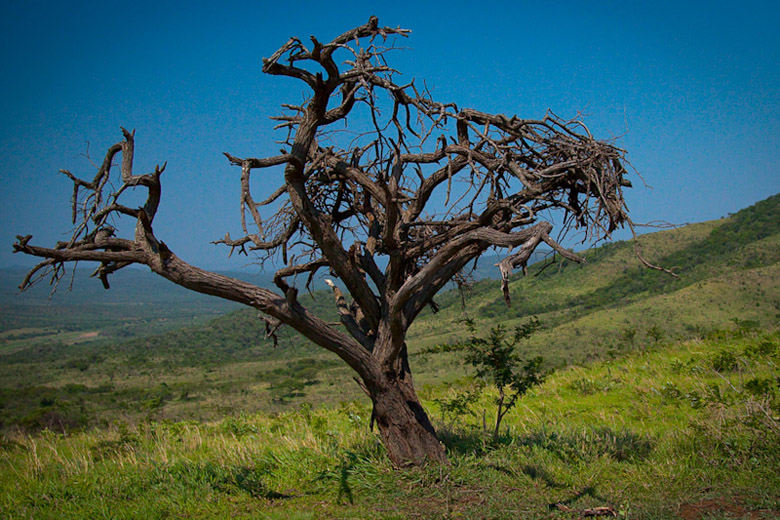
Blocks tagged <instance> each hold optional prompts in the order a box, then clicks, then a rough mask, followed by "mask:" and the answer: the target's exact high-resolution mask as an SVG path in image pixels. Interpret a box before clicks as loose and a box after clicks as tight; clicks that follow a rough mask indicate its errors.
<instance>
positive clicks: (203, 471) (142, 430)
mask: <svg viewBox="0 0 780 520" xmlns="http://www.w3.org/2000/svg"><path fill="white" fill-rule="evenodd" d="M778 363H780V333H778V332H772V333H761V332H756V331H752V332H751V331H748V330H745V329H742V330H738V331H737V332H728V331H717V332H713V333H712V334H710V335H709V336H708V338H706V339H704V340H696V341H689V342H685V343H681V344H673V345H660V344H647V345H639V347H638V349H637V351H635V352H634V353H633V354H630V355H628V356H625V357H622V358H620V359H616V360H610V361H603V362H599V363H595V364H591V365H589V366H585V367H570V368H568V369H563V370H560V371H558V372H556V373H555V374H553V375H552V376H550V377H549V378H548V380H547V381H546V382H545V383H544V384H542V385H541V386H537V387H535V388H534V389H532V390H530V391H529V392H528V394H526V395H525V396H524V397H523V399H522V401H521V404H520V405H519V406H518V408H517V410H516V411H514V412H513V413H511V414H509V415H508V416H507V418H506V420H505V423H504V426H502V431H501V435H500V436H499V438H498V439H496V440H493V439H492V436H491V435H489V434H488V435H486V434H485V432H484V431H483V429H482V425H481V423H480V421H481V419H480V417H481V414H480V413H479V411H480V410H482V409H489V408H491V407H492V406H493V405H492V403H491V401H492V399H493V398H494V397H495V396H494V395H485V396H483V397H482V398H481V399H480V400H479V401H476V402H474V403H472V405H471V406H472V407H473V408H474V410H475V412H477V413H475V414H473V415H471V414H464V415H461V416H459V417H457V418H447V420H446V422H445V421H442V420H441V419H440V412H441V410H440V409H439V408H438V406H437V405H436V402H440V401H441V400H442V399H443V398H446V397H447V396H448V395H452V394H457V393H460V392H462V391H463V390H464V388H465V386H464V385H466V386H467V385H468V383H467V382H463V383H462V384H459V383H456V384H446V385H437V386H433V387H428V388H427V389H426V390H425V391H424V392H423V397H424V400H425V404H426V405H427V406H428V407H429V409H431V410H432V411H433V418H434V421H435V422H436V423H437V426H438V427H439V429H440V432H441V433H442V438H443V439H444V442H445V443H446V445H447V449H448V453H449V456H450V460H451V465H450V466H446V467H442V466H428V467H423V468H417V469H413V470H405V471H396V470H393V469H392V468H391V467H390V466H389V463H388V460H387V458H386V457H385V456H384V453H383V448H382V446H381V443H380V442H379V439H378V435H377V433H376V432H372V431H370V430H369V427H368V422H369V415H370V410H369V409H368V407H367V406H366V405H365V404H363V403H360V402H352V401H345V402H342V403H341V404H340V405H332V406H327V407H318V408H313V407H311V406H309V405H306V406H300V407H298V408H297V409H296V410H294V411H288V412H284V413H280V414H270V415H269V414H251V415H247V414H239V415H235V416H230V417H227V418H224V419H222V420H220V421H216V422H206V423H204V422H195V421H183V422H172V421H162V422H159V421H153V420H152V421H145V422H141V423H139V424H138V425H129V424H127V423H124V422H121V421H118V422H114V423H113V424H112V425H111V426H110V427H109V428H107V429H101V430H90V431H86V432H83V433H71V434H67V435H64V434H62V433H56V430H46V431H44V432H43V433H42V434H39V435H34V436H28V435H23V434H19V433H12V434H6V435H4V436H3V437H2V441H1V442H0V511H3V515H4V516H5V517H6V518H33V517H34V518H57V519H65V518H138V519H142V518H143V519H147V518H227V517H230V518H279V519H282V518H284V519H289V518H301V519H305V518H311V519H314V518H361V519H362V518H383V519H391V518H397V519H401V518H426V519H437V518H441V519H444V518H494V519H504V518H506V519H510V518H511V519H515V518H524V519H534V518H540V519H541V518H576V517H578V516H580V515H581V514H584V512H585V511H586V510H589V509H593V508H596V507H601V508H605V509H602V511H609V512H611V513H613V514H614V515H616V516H618V517H619V518H632V519H668V518H675V517H680V516H682V517H683V518H697V519H699V518H710V519H713V518H759V519H761V518H764V519H769V518H776V517H777V516H778V514H780V500H778V497H780V387H779V386H778V384H779V383H780V371H779V369H778Z"/></svg>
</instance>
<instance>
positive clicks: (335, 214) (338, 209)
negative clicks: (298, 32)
mask: <svg viewBox="0 0 780 520" xmlns="http://www.w3.org/2000/svg"><path fill="white" fill-rule="evenodd" d="M408 32H409V31H407V30H405V29H400V28H395V29H393V28H390V27H380V26H379V25H378V21H377V19H376V17H372V18H371V19H370V20H369V21H368V23H367V24H365V25H363V26H360V27H357V28H355V29H352V30H350V31H348V32H346V33H344V34H342V35H341V36H338V37H337V38H335V39H334V40H333V41H331V42H330V43H322V42H320V41H318V40H317V39H316V38H314V37H312V38H311V41H310V42H307V43H304V42H302V41H301V40H299V39H297V38H292V39H290V40H289V41H288V42H287V43H285V44H284V45H283V46H282V47H281V48H280V49H279V50H277V51H276V52H275V53H274V54H273V55H272V56H271V57H270V58H267V59H264V60H263V72H265V73H266V74H272V75H276V76H286V77H287V78H291V79H292V80H295V81H296V82H299V83H301V84H303V86H304V88H305V90H306V92H308V97H307V98H306V99H305V101H304V102H303V103H302V104H300V105H283V111H282V113H281V115H280V116H279V117H276V118H274V119H276V120H277V121H278V123H279V124H278V128H281V129H282V131H283V132H284V135H285V136H286V137H283V139H282V141H281V145H282V148H281V151H280V152H279V154H278V155H276V156H273V157H263V158H239V157H234V156H232V155H230V154H225V155H226V156H227V158H228V160H229V161H230V162H231V163H232V164H234V165H235V166H237V167H238V168H240V170H241V175H240V182H241V200H240V210H241V211H240V213H241V224H242V228H243V236H242V237H240V238H232V237H231V236H230V235H226V236H225V237H224V238H223V239H222V240H219V241H218V242H219V243H222V244H224V245H226V246H227V247H229V248H231V252H232V251H233V250H238V251H239V252H241V253H248V254H253V255H257V256H259V257H260V258H266V259H267V258H275V259H276V262H277V265H282V264H283V267H281V268H279V269H278V270H277V271H276V275H275V278H274V282H275V284H276V286H277V287H278V292H275V291H272V290H268V289H265V288H261V287H257V286H255V285H252V284H250V283H247V282H244V281H242V280H237V279H234V278H230V277H227V276H223V275H221V274H217V273H213V272H209V271H205V270H203V269H199V268H197V267H194V266H193V265H190V264H188V263H186V262H184V261H183V260H181V259H180V258H179V257H178V256H176V255H175V254H174V252H173V251H171V250H170V249H169V248H168V247H167V246H166V245H165V243H164V242H162V241H161V240H160V239H159V238H158V237H157V236H156V235H155V233H154V230H153V223H154V218H155V214H156V212H157V208H158V205H159V204H160V200H161V190H160V177H161V174H162V173H163V170H164V169H165V167H164V166H163V167H157V168H156V169H155V170H154V171H153V172H151V173H147V174H143V175H137V174H134V173H133V154H134V144H133V143H134V141H133V133H132V132H128V131H126V130H124V129H123V130H122V132H123V134H124V139H123V140H122V141H121V142H119V143H117V144H115V145H114V146H112V147H111V148H110V149H109V150H108V153H107V154H106V156H105V159H104V161H103V163H102V165H100V166H99V168H98V171H97V174H96V175H95V176H94V178H93V179H92V180H91V181H88V180H82V179H80V178H78V177H76V176H75V175H73V174H71V173H70V172H67V171H63V173H64V174H65V175H67V176H68V177H69V178H70V179H71V181H73V195H72V197H73V198H72V201H73V224H74V225H75V230H74V233H73V236H72V238H71V239H70V240H69V241H67V242H60V243H58V244H57V245H56V246H55V247H54V248H53V249H48V248H42V247H37V246H34V245H32V244H31V243H30V238H31V237H30V236H25V237H18V241H17V242H16V243H15V244H14V248H15V250H16V251H18V252H22V253H25V254H29V255H34V256H37V257H42V258H44V259H45V260H43V261H42V263H40V264H39V265H38V266H36V267H35V268H34V269H32V271H31V272H30V273H29V274H28V276H27V277H26V278H25V280H24V281H23V283H22V288H23V289H24V288H26V287H28V286H29V285H30V284H31V283H33V282H34V281H35V280H36V279H38V278H40V277H41V276H52V277H53V278H54V279H55V280H56V279H57V278H58V277H60V276H61V275H62V273H63V269H64V265H65V264H66V263H67V262H75V261H86V260H89V261H95V262H98V263H99V266H98V267H97V270H96V271H95V276H97V277H99V278H100V279H101V280H102V281H103V284H104V285H105V286H106V287H108V277H109V276H110V275H111V273H113V272H115V271H117V270H118V269H121V268H123V267H125V266H128V265H130V264H143V265H146V266H148V267H149V268H151V270H152V271H154V272H155V273H157V274H159V275H161V276H163V277H165V278H167V279H168V280H171V281H172V282H174V283H176V284H178V285H181V286H183V287H186V288H188V289H191V290H194V291H197V292H200V293H205V294H210V295H213V296H217V297H220V298H225V299H228V300H232V301H235V302H239V303H242V304H244V305H247V306H250V307H253V308H255V309H258V310H260V311H261V312H262V313H263V315H265V316H267V318H265V319H266V323H267V327H268V331H269V334H273V332H274V331H275V330H276V328H277V327H279V326H280V325H282V324H283V325H286V326H289V327H292V328H293V329H295V330H297V331H298V332H299V333H301V334H302V335H303V336H305V337H306V338H308V339H309V340H311V341H312V342H313V343H315V344H317V345H319V346H321V347H323V348H325V349H328V350H330V351H331V352H333V353H335V354H336V355H337V356H338V357H340V358H341V359H342V360H343V361H344V362H345V363H346V364H348V365H349V366H350V367H351V368H352V369H353V370H354V371H355V373H356V374H357V376H358V377H357V378H356V380H358V381H359V384H360V385H361V387H362V388H363V389H364V391H365V392H366V393H367V394H368V396H369V397H370V398H371V401H372V403H373V406H374V418H375V421H376V424H377V425H378V428H379V432H380V435H381V438H382V440H383V443H384V445H385V447H386V448H387V453H388V456H389V457H390V459H391V460H392V461H393V463H395V464H396V465H407V464H420V463H422V462H423V461H424V460H426V459H432V460H435V461H445V460H446V456H445V452H444V448H443V447H442V445H441V444H440V443H439V441H438V440H437V438H436V434H435V431H434V428H433V427H432V426H431V423H430V421H429V419H428V417H427V415H426V413H425V411H424V410H423V408H422V406H421V405H420V402H419V399H418V398H417V395H416V393H415V389H414V386H413V384H412V377H411V373H410V369H409V364H408V354H407V346H406V343H405V338H406V332H407V330H408V329H409V327H410V325H411V324H412V322H413V321H414V319H415V317H417V315H418V314H419V313H420V311H422V310H423V309H424V308H425V307H426V306H428V305H435V304H434V303H433V297H434V295H436V293H437V292H438V291H439V290H441V289H442V288H443V287H444V286H445V284H447V283H448V282H449V281H450V280H452V279H453V278H454V277H457V276H458V275H459V274H460V273H463V272H464V270H466V269H468V267H469V266H470V265H471V263H473V262H475V261H476V259H478V258H479V257H480V255H482V254H483V253H484V252H485V251H487V250H489V249H491V248H505V249H507V250H509V253H508V254H507V256H506V257H505V258H504V259H503V260H502V261H501V262H500V263H499V264H498V267H499V269H500V271H501V276H502V279H503V291H504V294H505V298H506V300H507V303H508V302H509V286H508V279H509V276H510V274H511V272H512V270H513V269H514V268H517V267H522V268H523V269H524V268H525V266H526V263H527V261H528V260H529V258H530V257H531V254H532V253H533V252H534V250H535V248H536V247H537V246H538V245H539V244H540V243H542V242H544V243H546V244H547V245H548V246H549V247H551V248H552V249H554V250H555V251H557V252H558V253H559V254H560V255H562V256H563V257H565V258H567V259H570V260H573V261H579V260H580V259H579V258H578V257H577V256H575V255H574V254H572V253H570V252H569V251H567V250H566V249H564V248H562V247H561V246H560V245H559V244H558V243H557V242H556V241H555V240H554V239H553V238H551V235H550V233H551V230H552V228H553V225H552V223H551V222H550V221H549V218H550V215H554V214H557V215H559V217H558V218H560V222H561V224H560V229H564V230H565V229H571V228H579V229H581V230H583V231H584V233H585V236H586V237H589V238H600V237H604V236H608V235H609V234H610V233H611V232H612V231H613V230H614V229H616V228H617V227H620V226H621V225H623V224H625V223H630V221H629V220H628V216H627V213H626V206H625V203H624V200H623V196H622V191H621V189H622V187H624V186H630V183H629V182H628V181H626V180H624V175H625V174H626V169H625V168H624V164H625V159H624V152H623V150H621V149H619V148H617V147H615V146H614V145H613V144H610V143H609V142H605V141H599V140H596V139H594V138H593V137H592V136H591V134H590V132H589V131H588V129H587V128H586V127H585V125H584V124H583V123H582V122H581V121H579V120H564V119H561V118H559V117H557V116H555V115H553V114H551V113H548V114H547V115H545V116H544V117H543V118H541V119H538V120H527V119H520V118H518V117H516V116H509V117H508V116H504V115H501V114H489V113H485V112H479V111H477V110H472V109H467V108H459V107H457V106H456V105H455V104H453V103H442V102H440V101H436V100H434V99H433V97H432V95H431V93H430V91H429V90H428V89H427V88H426V87H424V86H423V85H421V84H420V83H416V82H414V81H411V82H409V83H405V84H402V83H399V82H398V79H397V78H398V77H399V74H398V73H397V71H395V70H394V69H393V68H392V67H391V66H390V65H389V64H388V62H387V61H386V58H387V56H388V52H389V51H391V50H392V49H393V43H394V42H395V41H396V40H397V39H398V38H399V37H405V36H407V33H408ZM337 55H338V56H339V59H338V60H337V59H336V56H337ZM119 156H121V162H119V164H118V166H119V169H120V176H121V178H120V181H121V182H120V183H119V189H118V190H116V191H113V192H111V191H110V188H111V187H112V186H113V185H112V184H111V183H110V182H109V179H110V177H111V175H112V171H113V170H115V169H116V168H115V165H114V161H115V160H117V161H118V160H119ZM274 168H278V169H280V170H283V172H284V183H283V184H282V185H281V186H279V187H278V189H277V190H276V191H274V192H273V193H272V194H270V196H268V197H267V198H265V199H264V200H262V201H260V200H256V199H255V198H254V196H253V194H252V193H253V191H252V189H251V187H252V183H253V182H255V183H256V182H258V180H257V176H260V179H261V180H260V181H259V182H262V176H263V175H264V174H265V175H268V174H269V173H270V172H269V170H273V169H274ZM136 189H140V190H146V191H145V193H146V194H147V198H146V203H145V204H144V205H143V206H142V207H128V206H125V205H123V204H122V201H123V200H125V194H126V193H127V192H129V191H132V190H136ZM269 208H271V210H270V211H269ZM247 217H248V218H247ZM118 218H123V219H128V218H129V219H132V220H133V221H134V226H135V231H134V234H133V236H132V237H129V238H120V237H119V236H116V235H117V234H118V232H117V230H116V229H115V228H114V227H113V226H112V225H111V223H112V222H115V221H116V220H117V219H118ZM280 261H281V262H280ZM320 270H325V271H329V272H330V276H332V277H335V278H338V279H339V280H340V286H341V287H345V288H346V291H345V292H344V293H343V292H342V291H341V290H340V289H339V286H337V285H336V284H333V283H331V287H332V289H333V294H334V296H335V305H336V306H337V308H338V312H339V315H340V321H341V323H340V324H338V325H334V324H332V323H326V322H325V321H323V320H322V319H320V318H318V317H317V316H315V315H313V314H312V313H311V312H309V311H308V310H307V309H306V308H304V307H303V306H302V305H301V303H300V302H299V300H298V298H297V295H298V288H297V287H296V285H295V283H294V280H295V279H296V278H297V277H298V276H301V277H306V278H308V279H309V280H311V279H312V277H313V276H314V275H315V273H317V272H318V271H320ZM307 285H308V284H307ZM346 293H348V294H346Z"/></svg>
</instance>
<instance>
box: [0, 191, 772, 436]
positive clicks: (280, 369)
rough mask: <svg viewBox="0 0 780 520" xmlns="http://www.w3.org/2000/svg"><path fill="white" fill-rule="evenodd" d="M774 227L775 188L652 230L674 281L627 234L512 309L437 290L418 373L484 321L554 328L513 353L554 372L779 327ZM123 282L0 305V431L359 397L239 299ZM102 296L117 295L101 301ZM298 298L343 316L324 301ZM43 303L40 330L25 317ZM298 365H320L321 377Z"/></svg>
mask: <svg viewBox="0 0 780 520" xmlns="http://www.w3.org/2000/svg"><path fill="white" fill-rule="evenodd" d="M779 227H780V196H774V197H771V198H769V199H767V200H765V201H762V202H761V203H759V204H756V205H755V206H753V207H751V208H747V209H745V210H743V211H740V212H739V213H737V214H735V215H733V216H731V217H730V218H728V219H723V220H720V221H716V222H707V223H703V224H695V225H691V226H686V227H684V228H680V229H676V230H668V231H663V232H660V233H654V234H649V235H644V236H643V237H642V238H641V242H642V244H643V248H644V251H645V254H646V255H647V256H648V257H650V259H651V260H652V261H654V262H656V263H659V264H661V265H664V266H666V267H675V268H676V271H677V272H678V273H679V274H680V279H674V278H672V277H669V276H668V275H666V274H664V273H660V272H657V271H651V270H647V269H645V268H643V267H641V266H640V265H639V263H638V261H637V260H636V258H635V256H634V252H633V247H632V245H631V244H630V243H614V244H607V245H604V246H602V247H600V248H597V249H594V250H590V251H587V252H585V256H586V258H587V259H588V262H587V263H586V264H585V265H575V264H570V263H567V262H563V263H561V262H556V263H554V264H553V265H550V266H549V267H547V268H543V266H542V265H534V266H532V267H531V269H530V275H529V276H528V277H521V276H518V277H516V278H515V279H514V280H513V281H512V283H511V290H512V292H513V295H514V296H513V306H512V307H511V308H507V307H506V305H505V304H504V302H503V298H502V296H501V291H500V289H499V287H498V283H497V282H496V281H494V280H489V279H482V280H480V281H478V282H476V283H475V285H474V286H473V288H472V289H471V291H470V293H469V294H468V295H467V300H466V301H467V306H466V307H465V308H464V307H463V306H462V300H461V298H462V295H461V294H460V293H459V292H457V291H451V292H449V293H445V294H443V295H441V296H440V297H439V298H438V303H439V305H440V308H441V311H440V312H439V313H438V314H436V315H434V314H433V313H432V312H430V311H426V312H425V314H424V315H423V316H421V317H420V319H419V320H418V322H417V323H416V324H415V326H414V327H413V328H412V331H411V334H410V337H409V344H410V349H411V352H412V370H413V372H414V374H415V378H416V381H417V383H418V385H426V384H428V385H435V384H440V383H442V382H450V381H453V380H454V379H457V378H458V377H460V375H459V370H460V368H461V365H462V362H463V361H462V356H460V355H458V354H455V353H451V354H442V355H439V356H435V357H421V356H419V355H418V352H420V351H421V350H424V349H427V348H430V347H432V346H434V345H437V344H441V343H444V342H448V341H457V340H459V339H461V338H464V337H466V336H467V334H468V331H467V330H466V329H465V327H464V326H463V318H464V317H469V318H473V319H474V320H475V322H476V323H477V324H478V326H479V327H481V328H483V329H485V330H488V329H489V328H490V327H492V326H495V325H498V324H503V325H505V326H506V327H507V328H509V329H512V328H514V327H515V326H517V325H520V324H521V323H523V322H524V321H526V320H527V319H528V318H529V317H530V316H538V317H539V318H540V319H541V321H542V322H543V323H544V324H545V329H544V330H542V331H539V332H537V333H536V334H534V335H533V336H532V337H531V338H529V340H527V341H525V342H524V343H523V345H522V350H521V351H520V352H519V355H520V356H521V357H522V358H524V359H532V358H533V357H535V356H538V355H542V356H544V358H545V360H546V362H547V366H546V368H551V367H560V366H564V365H567V364H572V363H575V364H577V363H582V362H586V361H593V360H599V359H607V358H610V357H614V356H621V355H625V354H626V353H628V352H631V351H633V350H635V349H636V348H638V346H639V345H655V344H660V343H664V342H670V341H678V340H684V339H691V338H701V337H703V336H705V335H706V334H707V333H708V332H709V331H711V330H715V329H722V328H726V327H731V328H736V327H737V326H738V325H737V323H735V322H734V320H735V319H736V320H740V321H739V322H738V323H747V324H752V326H754V327H758V328H768V327H772V326H776V325H777V323H778V322H779V321H780V264H779V263H778V260H780V258H779V255H780V229H778V228H779ZM483 264H485V263H484V262H483ZM487 264H489V262H488V263H487ZM487 264H485V265H487ZM486 268H490V266H489V265H487V267H486ZM17 274H18V275H20V276H21V273H17ZM484 274H485V273H484V272H482V275H484ZM126 276H127V278H128V279H127V280H124V281H127V282H129V286H130V287H129V288H128V289H127V291H128V293H127V294H125V295H124V296H122V295H121V293H120V292H121V291H122V290H123V287H124V286H123V285H122V284H121V282H122V281H123V280H118V281H117V282H116V283H115V287H114V289H112V290H111V291H103V290H102V289H100V291H102V292H95V291H96V289H94V286H90V287H88V288H84V289H79V287H81V286H80V285H79V284H78V283H76V284H75V285H74V293H73V294H70V295H68V294H65V295H62V297H63V298H68V297H70V296H73V297H74V298H75V303H74V304H73V305H65V304H59V303H56V301H57V299H58V298H60V295H58V296H56V297H55V303H53V304H48V303H46V302H47V298H48V291H40V292H39V293H37V294H33V295H32V298H31V299H29V300H24V303H23V305H5V304H4V307H3V313H2V314H1V316H2V319H3V320H5V321H3V326H2V328H0V423H1V425H2V427H3V428H5V429H9V428H16V427H21V428H24V429H26V430H30V431H34V430H36V429H38V428H41V427H44V426H50V427H59V428H62V427H64V428H66V429H72V428H74V427H75V428H78V427H91V426H96V425H105V424H109V423H111V421H114V420H117V419H121V420H126V421H129V422H131V423H136V422H138V421H143V420H145V419H147V418H154V419H160V420H162V419H168V420H184V419H197V420H201V419H218V418H220V417H222V416H224V415H225V414H232V413H239V412H246V413H254V412H258V411H269V412H278V411H283V410H287V409H292V408H295V407H296V406H298V405H299V404H300V403H301V402H303V401H307V402H310V403H313V404H319V403H334V402H340V401H343V400H351V399H357V398H361V397H362V395H361V392H360V390H359V389H358V387H357V385H355V384H354V383H353V382H352V380H351V375H350V373H349V371H348V369H347V368H345V367H343V365H342V364H340V363H339V362H338V360H337V359H335V357H334V356H332V355H331V354H330V353H328V352H325V351H323V350H322V349H318V348H316V347H314V346H312V345H310V344H308V343H307V342H306V341H304V340H303V339H302V338H300V337H299V336H298V335H296V334H294V333H292V332H290V331H289V330H284V329H283V330H282V331H281V333H280V344H279V347H278V348H273V347H272V342H270V341H268V340H266V339H265V328H264V325H263V323H262V321H261V320H258V319H257V315H256V313H255V311H252V310H240V311H235V312H232V313H229V314H227V315H224V316H220V317H217V318H213V316H214V315H215V314H218V313H220V312H225V311H226V310H228V309H229V308H230V307H220V306H219V305H217V304H219V300H213V299H206V298H204V297H200V296H197V295H196V297H195V299H192V300H191V299H188V298H189V297H190V296H189V295H190V294H191V293H188V292H186V291H184V292H174V293H170V292H166V291H168V290H173V289H175V286H173V285H171V284H169V283H167V282H166V284H167V285H164V286H162V288H161V292H160V294H156V293H155V292H154V291H153V290H152V289H153V287H152V286H150V285H148V283H156V282H148V281H144V280H146V278H143V277H141V276H140V273H138V272H135V273H132V272H130V273H127V274H126ZM81 281H82V282H94V280H81ZM77 282H78V281H77ZM14 283H18V279H15V281H14ZM95 283H96V282H95ZM145 284H146V285H145ZM97 285H98V286H99V284H97ZM79 290H81V291H82V292H80V293H79ZM114 291H118V292H117V293H114ZM104 293H105V296H104V295H103V294H104ZM98 297H101V298H108V299H109V301H106V302H104V303H101V304H100V305H98V304H97V303H94V302H96V301H97V300H96V298H98ZM25 298H27V296H25ZM126 298H137V299H139V301H140V302H142V303H141V304H139V303H136V302H129V301H127V300H126ZM302 298H305V299H306V301H305V303H306V305H307V306H309V307H310V308H312V309H313V310H314V312H316V313H317V314H319V315H321V316H323V317H325V318H326V319H328V320H330V321H335V312H334V309H333V305H332V298H331V296H330V295H329V294H327V293H322V292H315V293H314V295H313V296H310V295H305V296H302ZM9 300H10V301H13V300H12V299H11V297H10V296H7V297H4V300H3V301H9ZM90 302H93V303H90ZM177 302H178V303H177ZM212 303H215V305H212ZM38 312H39V313H40V315H39V317H38V319H39V320H40V323H36V322H34V321H33V322H31V323H29V324H27V325H25V326H22V325H20V324H23V322H24V320H25V319H27V318H29V317H30V316H28V314H29V313H32V314H35V313H38ZM14 313H16V314H14ZM26 313H28V314H26ZM58 319H59V320H60V321H59V322H58V321H57V320H58ZM9 323H12V324H14V325H12V326H11V325H9ZM184 325H187V326H185V327H184V328H182V326H184ZM301 360H304V361H301ZM303 364H308V365H309V366H311V367H318V368H317V373H316V377H315V376H314V375H312V373H311V372H312V371H311V370H304V369H303V368H305V367H303ZM296 367H298V368H296Z"/></svg>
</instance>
